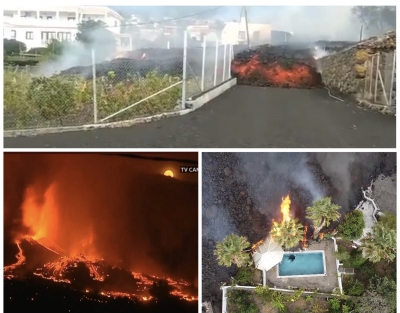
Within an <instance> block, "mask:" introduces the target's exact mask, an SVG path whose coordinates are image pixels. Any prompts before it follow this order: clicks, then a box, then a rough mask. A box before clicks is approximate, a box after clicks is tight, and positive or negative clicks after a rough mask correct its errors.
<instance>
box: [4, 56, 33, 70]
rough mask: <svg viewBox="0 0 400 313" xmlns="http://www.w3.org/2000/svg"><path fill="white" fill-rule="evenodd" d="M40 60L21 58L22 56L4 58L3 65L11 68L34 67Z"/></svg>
mask: <svg viewBox="0 0 400 313" xmlns="http://www.w3.org/2000/svg"><path fill="white" fill-rule="evenodd" d="M40 60H41V59H40V58H37V57H23V56H19V55H16V56H5V57H4V64H5V65H12V66H17V65H18V66H20V67H24V66H36V65H37V64H38V63H39V62H40Z"/></svg>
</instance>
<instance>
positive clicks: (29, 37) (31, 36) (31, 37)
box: [26, 32, 33, 40]
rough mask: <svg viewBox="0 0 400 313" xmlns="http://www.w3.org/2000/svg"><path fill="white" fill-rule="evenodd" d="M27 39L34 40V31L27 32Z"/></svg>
mask: <svg viewBox="0 0 400 313" xmlns="http://www.w3.org/2000/svg"><path fill="white" fill-rule="evenodd" d="M26 39H28V40H33V32H26Z"/></svg>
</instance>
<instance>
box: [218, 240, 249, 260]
mask: <svg viewBox="0 0 400 313" xmlns="http://www.w3.org/2000/svg"><path fill="white" fill-rule="evenodd" d="M249 246H250V243H249V242H248V241H247V238H246V237H240V236H238V235H236V234H230V235H228V236H226V237H225V239H224V240H223V241H221V242H218V243H217V246H216V249H215V250H214V255H216V256H217V260H218V264H219V265H224V266H232V264H236V265H237V266H238V267H242V266H245V265H249V264H251V259H250V255H249V254H248V253H247V252H245V251H244V250H245V249H246V248H248V247H249Z"/></svg>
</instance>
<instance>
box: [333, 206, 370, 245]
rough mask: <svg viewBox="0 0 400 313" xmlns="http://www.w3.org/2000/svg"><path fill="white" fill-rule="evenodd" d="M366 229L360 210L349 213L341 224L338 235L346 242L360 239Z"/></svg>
mask: <svg viewBox="0 0 400 313" xmlns="http://www.w3.org/2000/svg"><path fill="white" fill-rule="evenodd" d="M364 227H365V222H364V216H363V213H362V212H361V211H359V210H356V211H352V212H350V213H347V214H346V215H345V217H344V220H343V221H342V222H341V223H340V224H339V227H338V234H339V236H341V237H342V238H343V239H345V240H353V239H358V238H360V237H361V236H362V233H363V229H364Z"/></svg>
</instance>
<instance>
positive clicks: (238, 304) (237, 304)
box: [228, 290, 258, 313]
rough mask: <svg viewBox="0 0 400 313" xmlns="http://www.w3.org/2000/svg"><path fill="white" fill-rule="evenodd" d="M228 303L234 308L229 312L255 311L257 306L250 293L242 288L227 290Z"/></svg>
mask: <svg viewBox="0 0 400 313" xmlns="http://www.w3.org/2000/svg"><path fill="white" fill-rule="evenodd" d="M228 303H229V304H230V305H232V306H233V307H234V308H233V309H232V310H231V312H237V313H257V312H258V308H257V306H256V304H255V303H254V302H253V300H252V299H251V294H250V293H248V292H246V291H244V290H231V291H229V292H228Z"/></svg>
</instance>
